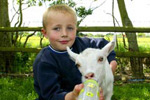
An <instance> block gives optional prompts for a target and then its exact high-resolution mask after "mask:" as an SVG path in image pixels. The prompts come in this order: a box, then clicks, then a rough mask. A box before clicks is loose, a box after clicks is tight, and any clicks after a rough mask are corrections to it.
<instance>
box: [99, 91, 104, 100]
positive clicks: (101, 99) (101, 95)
mask: <svg viewBox="0 0 150 100" xmlns="http://www.w3.org/2000/svg"><path fill="white" fill-rule="evenodd" d="M100 100H104V95H103V90H102V89H101V90H100Z"/></svg>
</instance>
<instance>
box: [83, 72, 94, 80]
mask: <svg viewBox="0 0 150 100" xmlns="http://www.w3.org/2000/svg"><path fill="white" fill-rule="evenodd" d="M84 77H85V79H92V78H93V77H94V73H88V74H86V75H85V76H84Z"/></svg>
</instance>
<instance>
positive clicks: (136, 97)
mask: <svg viewBox="0 0 150 100" xmlns="http://www.w3.org/2000/svg"><path fill="white" fill-rule="evenodd" d="M115 83H116V82H115ZM37 97H38V96H37V94H36V92H35V90H34V86H33V78H32V77H26V78H10V77H7V78H0V100H34V99H35V98H37ZM149 97H150V84H149V83H132V84H122V85H114V95H113V97H112V100H150V98H149Z"/></svg>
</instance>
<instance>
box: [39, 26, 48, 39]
mask: <svg viewBox="0 0 150 100" xmlns="http://www.w3.org/2000/svg"><path fill="white" fill-rule="evenodd" d="M41 32H42V34H43V35H44V37H45V38H48V36H47V33H46V30H45V29H44V28H42V29H41Z"/></svg>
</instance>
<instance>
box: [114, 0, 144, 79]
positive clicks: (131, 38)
mask: <svg viewBox="0 0 150 100" xmlns="http://www.w3.org/2000/svg"><path fill="white" fill-rule="evenodd" d="M117 2H118V7H119V11H120V16H121V20H122V24H123V27H133V25H132V22H131V20H130V18H129V17H128V13H127V10H126V6H125V2H124V0H117ZM125 34H126V36H127V39H128V44H129V51H131V52H133V53H134V52H138V51H139V48H138V43H137V37H136V33H133V32H132V33H129V32H126V33H125ZM130 63H131V70H132V74H133V77H135V78H143V77H144V74H143V65H142V59H140V58H134V57H131V58H130Z"/></svg>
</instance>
